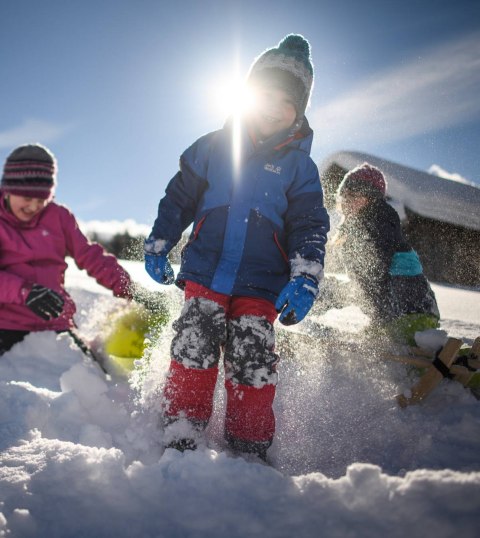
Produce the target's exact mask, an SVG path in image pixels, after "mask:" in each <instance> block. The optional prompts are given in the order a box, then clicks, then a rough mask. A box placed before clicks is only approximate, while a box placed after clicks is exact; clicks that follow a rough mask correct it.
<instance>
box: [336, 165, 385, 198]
mask: <svg viewBox="0 0 480 538" xmlns="http://www.w3.org/2000/svg"><path fill="white" fill-rule="evenodd" d="M386 190H387V182H386V180H385V176H384V175H383V174H382V172H381V171H380V170H379V169H378V168H376V167H375V166H372V165H371V164H369V163H366V162H365V163H363V164H361V165H360V166H357V167H356V168H354V169H353V170H350V172H347V173H346V174H345V177H344V178H343V181H342V182H341V183H340V185H339V187H338V191H337V195H338V196H342V195H344V193H345V191H350V192H355V193H358V194H362V195H364V196H367V197H372V198H383V197H384V196H385V193H386Z"/></svg>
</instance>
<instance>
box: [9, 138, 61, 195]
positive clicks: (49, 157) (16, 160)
mask: <svg viewBox="0 0 480 538" xmlns="http://www.w3.org/2000/svg"><path fill="white" fill-rule="evenodd" d="M56 172H57V163H56V160H55V157H54V156H53V154H52V153H51V151H50V150H48V149H47V148H46V147H44V146H42V145H40V144H27V145H25V146H20V147H18V148H16V149H14V150H13V151H12V153H10V155H9V156H8V157H7V160H6V161H5V166H4V168H3V175H2V182H1V185H0V187H1V189H2V191H4V192H8V193H10V194H16V195H18V196H26V197H29V198H41V199H43V200H47V199H48V198H51V197H52V196H53V192H54V190H55V184H56V178H55V176H56Z"/></svg>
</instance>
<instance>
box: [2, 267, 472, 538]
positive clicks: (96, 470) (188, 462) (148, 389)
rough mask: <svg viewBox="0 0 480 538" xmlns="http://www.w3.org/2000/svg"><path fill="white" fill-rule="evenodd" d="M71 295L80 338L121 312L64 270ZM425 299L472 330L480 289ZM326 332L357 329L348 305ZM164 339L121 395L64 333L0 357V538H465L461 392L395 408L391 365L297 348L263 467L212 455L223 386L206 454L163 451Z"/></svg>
mask: <svg viewBox="0 0 480 538" xmlns="http://www.w3.org/2000/svg"><path fill="white" fill-rule="evenodd" d="M126 266H127V268H128V269H129V270H130V272H131V273H132V274H133V275H134V277H135V278H136V279H137V280H141V279H142V278H144V277H143V268H142V267H141V264H135V263H133V262H130V263H129V264H126ZM144 284H145V285H148V286H149V287H151V286H152V283H149V282H147V281H145V282H144ZM68 285H69V290H70V291H71V293H72V294H73V296H74V298H75V300H76V302H77V304H78V307H79V309H78V314H77V322H78V324H79V325H80V329H81V330H82V332H83V334H84V335H85V336H86V337H88V338H90V339H92V338H95V337H99V335H100V336H101V334H102V331H104V330H105V320H106V319H108V316H109V314H110V313H111V312H112V311H113V310H114V309H116V308H122V307H123V305H124V303H123V302H122V301H121V300H118V299H113V298H112V297H111V296H110V294H108V292H107V293H105V291H104V290H102V289H101V288H99V287H98V286H97V285H96V284H95V283H92V281H91V280H90V279H88V277H86V276H85V275H84V274H83V273H80V272H79V271H77V270H76V269H74V268H70V269H69V273H68ZM153 286H155V284H154V283H153ZM169 291H170V293H171V297H172V310H176V309H178V307H179V304H180V302H181V297H180V293H179V292H178V291H177V290H175V289H174V288H170V289H169ZM435 291H436V293H437V296H438V299H439V303H440V309H441V311H442V313H443V319H442V326H443V328H444V329H445V330H447V331H448V332H449V333H451V334H452V333H458V332H461V333H462V335H464V336H467V338H468V339H470V340H472V339H473V338H474V337H475V336H477V335H479V334H480V316H478V304H480V301H479V299H480V293H479V292H474V291H468V290H459V289H456V288H449V287H443V286H435ZM460 301H461V303H462V309H461V310H460V309H458V308H457V307H456V305H457V303H458V302H460ZM462 313H463V314H462ZM343 314H344V315H345V313H343ZM327 321H328V320H327ZM330 321H331V322H332V324H334V323H336V324H337V325H342V323H343V324H344V325H343V326H344V327H346V326H349V327H352V326H355V322H357V325H361V322H362V319H361V315H360V314H359V313H358V312H356V311H355V310H352V309H350V310H349V311H348V313H347V315H346V319H344V320H343V322H342V312H341V311H337V312H333V313H332V314H331V320H330ZM452 335H454V336H455V335H459V336H460V334H452ZM169 338H170V333H169V331H168V330H167V331H166V334H165V335H164V337H163V338H162V339H161V341H160V342H159V343H158V345H157V346H156V347H155V348H154V350H153V352H152V354H151V359H150V361H149V362H148V361H147V360H144V361H143V364H141V365H138V369H137V370H136V372H135V374H134V376H133V378H132V380H131V382H130V383H128V382H127V381H125V380H124V379H115V378H105V376H104V374H103V373H102V371H101V370H100V369H99V368H98V366H97V365H96V364H95V363H92V362H91V361H90V360H89V359H87V358H85V357H84V356H83V355H82V354H81V353H80V352H79V351H78V350H77V349H76V348H75V346H74V344H73V342H72V341H71V339H70V337H69V336H66V335H56V334H53V333H44V334H35V335H29V336H28V337H27V338H26V339H25V341H24V342H22V343H20V344H18V345H17V346H16V347H15V348H14V349H12V350H11V351H10V352H9V353H7V354H5V355H4V356H2V357H1V358H0V402H1V405H0V536H14V537H36V538H38V537H49V538H50V537H62V538H64V537H70V536H71V537H74V536H75V537H78V536H95V537H107V536H109V537H110V536H116V537H127V536H128V537H131V536H142V537H143V536H144V537H149V536H151V537H154V536H155V537H158V536H165V537H190V536H191V537H207V536H208V537H209V538H215V537H219V538H220V537H222V538H224V537H225V536H229V537H232V538H234V537H242V538H243V537H245V536H249V537H255V536H258V537H260V536H261V537H265V536H268V537H285V538H287V537H288V538H290V537H292V536H296V537H316V536H319V535H322V536H327V537H345V536H354V537H357V536H358V537H361V536H365V537H369V538H376V537H379V538H380V537H382V538H383V537H384V536H389V537H397V536H398V537H404V536H405V535H408V536H410V537H417V536H418V537H429V536H432V537H433V536H435V538H441V537H452V536H456V535H458V536H462V538H468V537H472V538H473V537H474V536H477V535H478V530H477V526H478V525H479V523H480V517H479V514H480V463H479V454H480V404H479V402H478V401H477V400H476V399H475V398H474V397H473V396H472V395H471V394H470V392H469V391H468V390H466V389H464V388H463V387H462V386H461V385H460V384H458V383H454V382H449V381H444V382H443V383H442V384H441V386H440V387H438V388H437V389H436V390H435V391H434V393H433V394H431V395H430V397H429V398H428V400H427V401H425V402H424V403H423V404H422V405H419V406H412V407H410V408H407V409H400V408H399V407H398V406H397V405H396V404H395V401H394V397H395V395H396V394H398V393H399V392H401V391H403V390H405V389H406V388H408V387H409V386H411V384H412V382H413V378H412V377H411V376H412V374H411V373H410V374H408V372H407V370H406V369H405V367H404V366H402V365H399V364H394V363H391V364H386V363H384V362H382V361H380V360H379V359H378V358H375V354H374V353H361V354H358V353H352V352H348V351H346V350H344V351H342V350H332V349H330V350H329V351H327V350H322V348H321V347H319V346H315V345H305V346H298V348H297V349H296V356H295V358H292V357H290V358H286V359H285V360H284V361H283V363H282V364H281V369H280V377H281V380H280V385H279V388H278V394H277V398H276V402H275V407H276V416H277V436H276V439H275V442H274V444H273V446H272V447H271V449H270V451H269V458H270V460H271V466H265V465H261V464H259V463H256V462H247V461H245V460H243V459H242V458H238V457H233V456H232V455H231V454H228V453H227V452H226V451H225V450H224V445H223V440H222V431H221V415H222V410H223V405H224V397H223V390H222V387H221V384H219V387H218V391H217V396H216V402H215V414H214V417H213V420H212V423H211V425H210V427H209V448H207V449H205V450H199V451H196V452H188V453H185V454H181V453H179V452H176V451H174V450H167V451H165V452H163V449H162V448H161V441H162V431H161V429H159V428H158V415H159V412H160V408H159V393H160V392H161V389H162V383H163V379H164V374H165V371H166V368H167V366H168V357H169V353H168V347H169ZM409 375H410V377H409Z"/></svg>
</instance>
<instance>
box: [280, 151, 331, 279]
mask: <svg viewBox="0 0 480 538" xmlns="http://www.w3.org/2000/svg"><path fill="white" fill-rule="evenodd" d="M287 195H288V198H289V200H288V210H287V213H286V215H285V227H286V232H287V236H288V257H289V261H290V268H291V276H292V277H294V276H297V275H300V274H303V275H308V276H310V277H312V278H314V279H315V280H316V281H317V282H318V281H320V280H321V279H322V278H323V267H324V260H325V244H326V242H327V233H328V231H329V229H330V219H329V216H328V213H327V210H326V209H325V207H324V205H323V192H322V187H321V184H320V178H319V175H318V169H317V167H316V165H315V163H314V162H313V161H312V159H311V158H309V157H308V158H306V159H305V160H304V161H303V162H302V163H301V165H300V166H299V169H298V172H297V178H296V180H295V181H294V183H293V184H292V187H291V188H290V190H289V192H288V193H287Z"/></svg>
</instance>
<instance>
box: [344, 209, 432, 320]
mask: <svg viewBox="0 0 480 538" xmlns="http://www.w3.org/2000/svg"><path fill="white" fill-rule="evenodd" d="M336 242H337V244H338V245H339V248H340V251H341V258H342V261H343V264H344V266H345V269H346V272H347V274H348V276H349V278H350V279H351V280H353V281H354V283H356V284H357V286H358V288H359V291H360V295H361V297H360V303H361V306H362V307H363V308H364V310H365V311H366V313H367V314H368V315H370V316H371V318H372V319H373V320H374V321H380V322H385V321H389V320H392V319H395V318H398V317H400V316H402V315H404V314H412V313H426V314H433V315H435V316H437V317H439V314H438V308H437V304H436V301H435V296H434V294H433V291H432V290H431V288H430V285H429V283H428V281H427V279H426V278H425V276H424V274H423V270H422V266H421V263H420V260H419V258H418V256H417V254H416V252H415V251H414V250H412V248H411V246H410V245H409V243H408V241H407V240H406V238H405V237H404V235H403V232H402V229H401V225H400V219H399V217H398V214H397V212H396V211H395V210H394V209H393V208H392V207H391V206H390V205H389V204H388V203H387V202H386V201H385V200H384V199H375V200H372V201H371V202H370V203H369V204H368V205H367V206H366V207H364V208H363V209H362V210H361V211H360V212H359V213H358V214H356V215H353V216H348V217H347V218H346V219H345V221H344V222H343V223H342V224H341V226H340V228H339V232H338V235H337V239H336Z"/></svg>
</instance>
